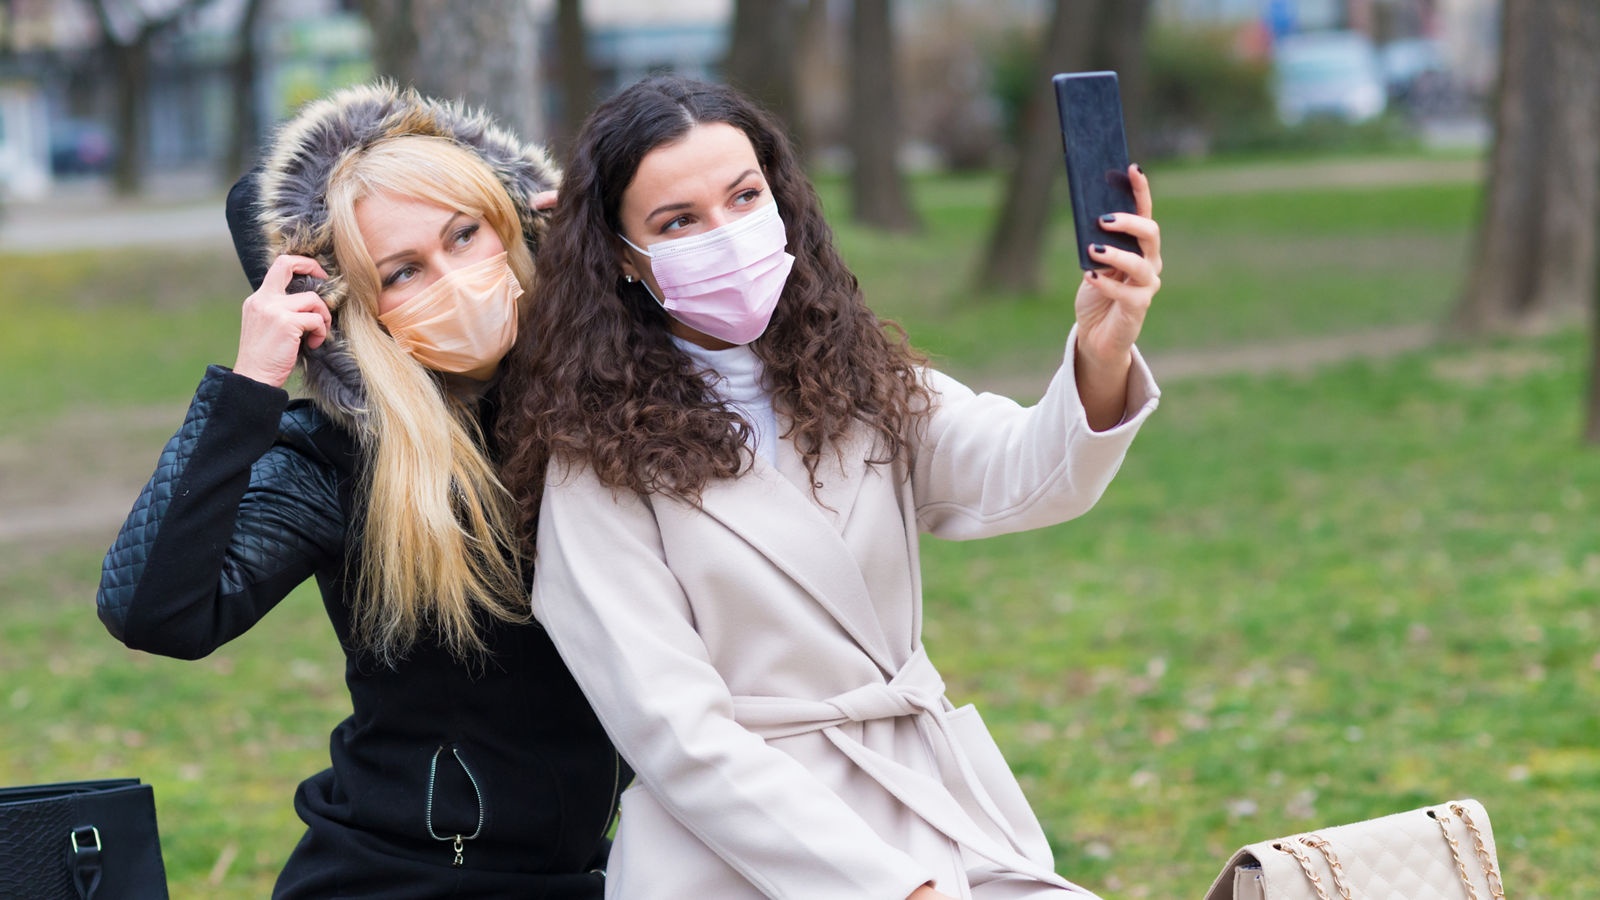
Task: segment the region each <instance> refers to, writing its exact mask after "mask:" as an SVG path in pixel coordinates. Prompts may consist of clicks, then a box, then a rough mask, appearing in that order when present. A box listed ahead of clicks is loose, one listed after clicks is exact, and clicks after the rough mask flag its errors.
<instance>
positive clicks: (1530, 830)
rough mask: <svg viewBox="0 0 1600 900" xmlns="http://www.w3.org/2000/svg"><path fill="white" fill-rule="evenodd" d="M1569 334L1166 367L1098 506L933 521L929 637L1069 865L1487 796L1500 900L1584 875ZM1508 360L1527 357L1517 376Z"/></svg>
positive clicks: (1579, 553)
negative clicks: (1205, 376) (1402, 351)
mask: <svg viewBox="0 0 1600 900" xmlns="http://www.w3.org/2000/svg"><path fill="white" fill-rule="evenodd" d="M1586 363H1587V359H1586V353H1585V347H1584V344H1583V342H1582V340H1581V339H1580V336H1579V335H1578V334H1576V333H1568V334H1565V335H1562V336H1560V337H1557V338H1554V339H1547V340H1541V341H1529V342H1523V343H1516V344H1507V345H1503V346H1497V347H1490V348H1470V347H1460V348H1449V349H1444V350H1439V351H1433V352H1428V353H1422V354H1417V355H1414V356H1411V357H1407V358H1405V359H1401V360H1398V361H1396V362H1393V363H1390V364H1380V365H1374V364H1351V365H1347V366H1343V367H1339V368H1335V369H1332V370H1329V371H1326V372H1323V373H1320V374H1317V375H1315V376H1311V377H1297V378H1227V379H1217V380H1208V381H1198V382H1183V383H1180V384H1177V385H1174V386H1172V387H1170V388H1169V389H1168V391H1167V393H1166V395H1165V397H1164V400H1163V402H1164V408H1163V409H1162V410H1161V411H1160V412H1159V413H1157V415H1156V416H1155V417H1154V418H1153V419H1152V420H1151V421H1150V423H1149V425H1148V426H1147V428H1146V429H1145V431H1144V433H1143V434H1141V435H1140V437H1139V440H1138V441H1137V442H1136V444H1135V446H1134V448H1133V451H1132V453H1131V455H1130V457H1129V460H1128V463H1127V465H1126V466H1125V467H1124V470H1123V472H1122V474H1121V476H1120V477H1119V479H1118V480H1117V482H1116V483H1115V484H1114V485H1113V486H1112V488H1111V490H1110V492H1109V494H1108V496H1107V497H1106V499H1105V501H1104V502H1103V503H1102V504H1101V505H1100V507H1099V508H1097V509H1096V510H1095V511H1094V512H1093V513H1092V514H1091V515H1090V516H1089V517H1087V518H1085V519H1083V520H1081V521H1079V522H1075V523H1069V524H1067V525H1065V526H1061V527H1058V528H1054V529H1049V530H1045V531H1039V532H1034V533H1029V534H1023V535H1016V536H1011V537H1007V538H1003V539H998V540H992V541H986V542H982V543H978V544H971V545H952V544H944V543H938V542H933V541H925V543H924V549H925V552H926V556H925V557H924V583H925V584H926V585H928V588H927V592H928V593H927V602H928V613H927V620H928V623H929V624H928V626H927V637H928V643H929V645H930V652H931V653H932V654H933V657H934V659H935V660H936V661H938V662H940V664H941V666H942V668H943V670H944V672H945V674H946V676H947V680H948V681H949V683H950V692H951V696H952V699H953V700H954V701H955V702H957V703H959V702H962V701H964V700H972V701H976V702H977V703H978V704H979V705H980V707H982V708H985V709H986V710H987V711H988V712H987V718H988V720H989V721H990V722H991V724H992V726H993V727H994V730H995V731H996V733H997V736H998V739H999V740H1000V742H1001V744H1002V746H1004V747H1006V748H1007V750H1008V755H1009V758H1010V760H1011V762H1012V764H1013V765H1014V767H1015V768H1016V769H1017V770H1018V771H1019V773H1020V774H1021V775H1022V777H1023V778H1024V783H1025V786H1026V787H1027V788H1028V789H1029V793H1030V795H1031V796H1032V798H1033V799H1034V802H1035V804H1036V807H1037V808H1038V810H1039V811H1040V813H1041V815H1042V816H1043V818H1044V821H1045V823H1046V830H1047V832H1049V833H1050V834H1051V835H1052V837H1053V838H1054V839H1055V841H1056V843H1057V847H1058V851H1059V862H1060V864H1061V865H1062V867H1063V870H1064V871H1067V872H1070V873H1076V874H1079V875H1081V876H1082V877H1083V879H1084V880H1085V881H1087V882H1088V883H1089V884H1101V885H1112V886H1113V889H1112V890H1111V893H1112V894H1114V895H1118V896H1128V897H1135V896H1151V897H1169V896H1199V894H1200V893H1201V891H1202V890H1203V888H1204V885H1205V884H1207V883H1208V880H1209V879H1210V878H1211V877H1212V876H1213V875H1215V870H1216V869H1217V868H1220V865H1221V862H1222V860H1223V859H1225V857H1226V854H1227V853H1229V852H1231V850H1232V849H1234V847H1235V846H1236V845H1240V844H1243V843H1246V842H1250V841H1254V840H1259V839H1265V838H1269V837H1274V836H1277V835H1279V834H1285V833H1290V832H1294V831H1297V830H1303V829H1307V828H1311V827H1315V826H1318V825H1325V824H1331V823H1337V822H1341V821H1349V820H1354V819H1357V818H1365V817H1368V816H1372V815H1377V814H1381V813H1384V812H1397V811H1400V810H1402V809H1407V808H1411V807H1415V806H1418V805H1422V804H1424V803H1430V802H1438V801H1439V800H1442V799H1444V798H1447V797H1457V796H1474V797H1477V798H1479V799H1481V800H1483V801H1484V803H1485V804H1486V805H1487V806H1488V808H1489V810H1490V811H1491V813H1492V814H1493V815H1494V817H1495V825H1496V827H1497V835H1498V839H1499V844H1500V850H1501V859H1502V863H1503V865H1504V866H1505V869H1506V872H1507V879H1508V881H1507V883H1508V884H1509V885H1510V886H1511V891H1512V892H1513V893H1514V894H1515V895H1517V896H1521V897H1535V896H1538V897H1546V898H1554V897H1572V898H1577V897H1590V896H1595V895H1596V893H1597V892H1600V875H1597V874H1596V871H1595V869H1594V867H1593V851H1592V847H1593V845H1594V842H1595V841H1596V840H1597V839H1600V740H1597V738H1600V653H1597V651H1600V611H1597V607H1600V525H1597V524H1596V512H1597V511H1600V467H1597V466H1596V465H1595V460H1594V453H1593V451H1592V450H1585V449H1582V448H1580V446H1579V444H1578V442H1577V433H1578V427H1579V423H1578V400H1577V398H1578V397H1579V396H1580V390H1579V388H1580V385H1581V383H1582V375H1583V372H1584V367H1585V365H1586ZM1505 373H1517V374H1505Z"/></svg>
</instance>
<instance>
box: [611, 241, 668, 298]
mask: <svg viewBox="0 0 1600 900" xmlns="http://www.w3.org/2000/svg"><path fill="white" fill-rule="evenodd" d="M615 234H616V236H617V237H618V238H620V239H621V240H622V242H623V243H624V244H627V245H628V246H629V247H632V248H633V250H634V252H635V253H638V254H640V255H641V256H643V257H644V258H645V259H650V258H651V256H650V251H649V250H646V249H644V248H643V247H641V246H639V245H638V244H635V243H634V242H633V241H630V240H628V237H627V235H625V234H623V233H622V232H620V231H618V232H615ZM622 280H623V281H625V282H627V283H628V284H638V285H642V286H643V287H644V292H645V293H647V294H649V295H650V299H651V300H654V301H655V302H656V305H657V306H659V307H661V308H662V309H666V308H667V304H665V303H663V302H661V298H660V297H657V296H656V292H655V291H652V290H650V282H648V281H645V280H644V279H643V278H635V277H633V276H632V275H629V274H626V273H624V274H623V276H622Z"/></svg>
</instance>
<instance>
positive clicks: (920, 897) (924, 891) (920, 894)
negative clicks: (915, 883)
mask: <svg viewBox="0 0 1600 900" xmlns="http://www.w3.org/2000/svg"><path fill="white" fill-rule="evenodd" d="M906 900H955V898H954V897H952V896H950V895H949V894H941V893H939V892H938V891H936V890H934V889H933V888H932V887H929V886H928V885H926V884H925V885H923V886H922V887H919V888H917V889H916V890H914V891H912V892H911V896H909V897H907V898H906Z"/></svg>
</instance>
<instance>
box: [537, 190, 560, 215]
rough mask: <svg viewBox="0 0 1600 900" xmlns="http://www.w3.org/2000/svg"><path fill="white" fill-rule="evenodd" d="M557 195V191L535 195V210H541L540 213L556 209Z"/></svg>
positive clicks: (541, 192)
mask: <svg viewBox="0 0 1600 900" xmlns="http://www.w3.org/2000/svg"><path fill="white" fill-rule="evenodd" d="M557 193H558V192H556V191H540V192H539V193H537V194H534V195H533V208H534V209H536V210H539V211H540V212H544V211H545V210H547V209H552V208H554V207H555V205H556V197H557Z"/></svg>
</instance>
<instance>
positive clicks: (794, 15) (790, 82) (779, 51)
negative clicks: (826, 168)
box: [726, 0, 810, 143]
mask: <svg viewBox="0 0 1600 900" xmlns="http://www.w3.org/2000/svg"><path fill="white" fill-rule="evenodd" d="M808 6H810V4H809V3H807V2H806V0H736V2H735V3H734V6H733V27H732V28H731V30H730V36H729V40H728V59H727V64H726V75H727V80H728V83H729V84H731V85H733V86H734V87H736V88H738V89H740V90H741V91H744V92H745V93H747V94H749V95H750V96H751V97H753V98H755V99H756V101H757V102H759V103H760V104H761V105H762V106H765V107H766V108H767V109H769V110H771V111H772V113H773V114H774V115H776V116H777V117H778V119H779V121H781V122H782V123H783V124H784V125H785V126H786V127H788V129H789V130H790V132H791V133H798V132H799V131H800V128H799V125H800V100H799V96H798V90H797V86H796V78H795V68H796V65H797V62H798V54H799V47H800V41H801V39H802V37H803V36H804V34H805V33H806V28H805V19H806V14H807V8H808ZM796 143H800V142H799V141H797V142H796Z"/></svg>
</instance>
